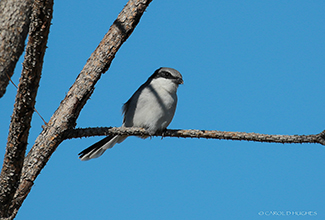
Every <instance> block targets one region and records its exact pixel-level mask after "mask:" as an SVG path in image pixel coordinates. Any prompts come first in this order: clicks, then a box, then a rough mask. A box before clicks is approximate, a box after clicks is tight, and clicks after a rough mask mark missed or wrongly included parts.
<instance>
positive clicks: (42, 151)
mask: <svg viewBox="0 0 325 220" xmlns="http://www.w3.org/2000/svg"><path fill="white" fill-rule="evenodd" d="M150 2H151V0H130V1H129V2H128V3H127V5H126V6H125V7H124V9H123V10H122V11H121V13H120V14H119V15H118V17H117V19H116V20H115V21H114V23H113V25H112V26H111V27H110V29H109V31H108V32H107V34H106V35H105V36H104V38H103V40H102V41H101V42H100V44H99V45H98V47H97V48H96V50H95V51H94V52H93V53H92V55H91V56H90V58H89V59H88V61H87V63H86V65H85V66H84V68H83V70H82V71H81V72H80V74H79V76H78V77H77V79H76V81H75V83H74V84H73V85H72V86H71V88H70V90H69V91H68V93H67V95H66V97H65V98H64V100H62V102H61V104H60V106H59V108H58V109H57V110H56V111H55V113H54V114H53V116H52V117H51V119H50V121H49V123H48V124H47V125H46V126H45V127H44V129H43V131H42V132H41V134H40V135H39V136H38V137H37V139H36V141H35V144H34V145H33V147H32V149H31V150H30V152H29V153H28V155H27V156H26V158H25V160H24V164H23V169H22V174H21V178H20V184H19V187H18V189H17V191H16V194H15V196H14V199H13V201H12V202H11V207H10V213H11V216H10V218H14V216H15V215H16V213H17V212H18V210H19V208H20V206H21V205H22V203H23V201H24V200H25V198H26V197H27V195H28V193H29V192H30V190H31V188H32V186H33V183H34V180H35V179H36V178H37V176H38V174H39V173H40V171H41V170H42V169H43V168H44V166H45V165H46V163H47V161H48V160H49V158H50V157H51V155H52V153H53V152H54V151H55V149H56V148H57V147H58V145H59V144H60V143H61V142H62V141H63V140H64V139H63V137H64V133H65V132H66V131H67V130H70V129H72V128H74V127H75V125H76V120H77V118H78V116H79V114H80V111H81V109H82V108H83V106H84V105H85V104H86V102H87V100H88V99H89V97H90V96H91V94H92V92H93V90H94V86H95V84H96V82H97V81H98V80H99V78H100V76H101V74H102V73H104V72H106V71H107V69H108V68H109V66H110V64H111V62H112V60H113V59H114V57H115V54H116V52H117V51H118V49H119V48H120V47H121V45H122V44H123V43H124V42H125V41H126V40H127V38H128V37H129V36H130V34H131V33H132V32H133V30H134V28H135V27H136V25H137V24H138V22H139V21H140V18H141V16H142V15H143V13H144V11H145V9H146V8H147V7H148V5H149V4H150Z"/></svg>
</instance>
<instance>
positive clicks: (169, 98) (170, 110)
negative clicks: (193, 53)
mask: <svg viewBox="0 0 325 220" xmlns="http://www.w3.org/2000/svg"><path fill="white" fill-rule="evenodd" d="M179 84H183V78H182V75H181V74H180V73H179V72H178V71H177V70H175V69H172V68H168V67H162V68H159V69H157V70H156V71H155V72H154V74H152V75H151V76H150V77H149V79H148V80H147V81H146V82H145V83H144V84H142V85H141V86H140V88H139V89H138V90H137V91H136V92H135V93H134V94H133V95H132V97H131V98H130V99H129V100H128V101H127V102H126V103H125V104H124V105H123V108H122V110H123V114H124V118H123V124H122V127H140V128H145V129H147V131H148V132H149V133H150V134H155V133H156V132H157V131H163V130H165V129H166V128H167V126H168V125H169V124H170V122H171V121H172V119H173V117H174V113H175V110H176V104H177V94H176V92H177V88H178V86H179ZM126 138H127V136H120V135H109V136H107V137H105V138H104V139H102V140H100V141H98V142H97V143H95V144H93V145H91V146H90V147H88V148H86V149H85V150H83V151H81V152H80V153H79V154H78V155H79V159H80V160H83V161H85V160H90V159H93V158H97V157H99V156H101V155H102V154H103V153H104V152H105V150H107V149H109V148H112V147H113V146H114V145H115V144H116V143H121V142H122V141H124V140H125V139H126Z"/></svg>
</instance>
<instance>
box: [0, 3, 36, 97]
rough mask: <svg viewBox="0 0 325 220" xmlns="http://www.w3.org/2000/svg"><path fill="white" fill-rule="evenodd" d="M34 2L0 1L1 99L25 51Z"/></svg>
mask: <svg viewBox="0 0 325 220" xmlns="http://www.w3.org/2000/svg"><path fill="white" fill-rule="evenodd" d="M33 2H34V0H1V1H0V98H1V97H2V96H3V95H4V94H5V92H6V87H7V85H8V83H9V79H10V77H11V76H12V75H13V72H14V69H15V66H16V64H17V61H18V59H19V57H20V56H21V54H22V53H23V51H24V46H25V40H26V37H27V33H28V27H29V23H30V15H31V11H32V5H33Z"/></svg>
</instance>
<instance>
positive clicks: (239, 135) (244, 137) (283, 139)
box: [65, 127, 325, 145]
mask: <svg viewBox="0 0 325 220" xmlns="http://www.w3.org/2000/svg"><path fill="white" fill-rule="evenodd" d="M100 135H130V136H150V135H149V133H148V132H147V131H146V130H145V129H143V128H122V127H119V128H117V127H97V128H78V129H72V130H70V131H67V133H66V136H65V138H66V139H71V138H81V137H90V136H100ZM153 136H162V137H182V138H206V139H225V140H239V141H257V142H270V143H282V144H284V143H319V144H322V145H325V130H324V131H323V132H321V133H320V134H316V135H277V134H258V133H246V132H230V131H215V130H214V131H207V130H179V129H167V130H166V131H164V132H163V133H157V134H154V135H153Z"/></svg>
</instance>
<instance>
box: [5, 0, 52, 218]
mask: <svg viewBox="0 0 325 220" xmlns="http://www.w3.org/2000/svg"><path fill="white" fill-rule="evenodd" d="M43 3H44V4H45V5H43ZM52 7H53V1H52V0H49V1H46V2H45V1H44V2H41V1H39V0H36V1H35V2H34V5H33V13H32V15H31V25H30V28H29V38H28V44H27V47H26V55H25V60H24V63H23V70H22V73H21V78H20V81H19V85H18V90H17V95H16V100H15V105H14V110H13V114H12V117H11V123H10V128H9V135H8V142H7V148H6V153H5V158H4V162H3V167H2V170H1V175H0V207H1V208H0V216H1V217H8V216H9V213H8V210H9V205H10V201H11V200H12V198H13V196H14V194H15V192H16V189H17V187H18V184H19V181H20V175H21V170H22V166H23V162H24V158H25V151H26V146H27V139H28V135H29V130H30V126H31V125H30V123H31V119H32V115H33V112H34V106H35V98H36V95H37V90H38V86H39V81H40V78H41V72H42V66H43V58H44V54H45V50H46V44H47V39H48V34H49V29H50V23H51V19H52Z"/></svg>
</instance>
